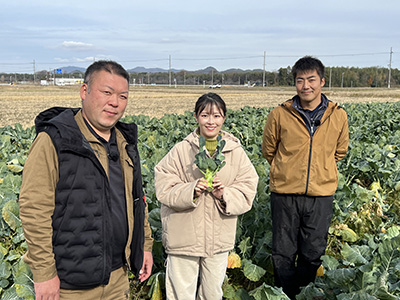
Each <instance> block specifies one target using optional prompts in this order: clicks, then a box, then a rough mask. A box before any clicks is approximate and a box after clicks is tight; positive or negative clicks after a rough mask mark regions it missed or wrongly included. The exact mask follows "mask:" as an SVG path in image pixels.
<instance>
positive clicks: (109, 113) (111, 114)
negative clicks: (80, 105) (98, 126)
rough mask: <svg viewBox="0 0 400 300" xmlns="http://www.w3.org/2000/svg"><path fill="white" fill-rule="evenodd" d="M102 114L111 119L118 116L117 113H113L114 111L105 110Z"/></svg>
mask: <svg viewBox="0 0 400 300" xmlns="http://www.w3.org/2000/svg"><path fill="white" fill-rule="evenodd" d="M104 112H105V113H106V114H107V115H108V116H111V117H113V116H116V115H118V113H117V112H115V111H109V110H105V111H104Z"/></svg>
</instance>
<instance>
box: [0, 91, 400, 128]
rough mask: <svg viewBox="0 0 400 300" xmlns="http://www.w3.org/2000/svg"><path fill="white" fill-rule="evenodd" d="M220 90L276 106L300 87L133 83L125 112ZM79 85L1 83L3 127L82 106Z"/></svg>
mask: <svg viewBox="0 0 400 300" xmlns="http://www.w3.org/2000/svg"><path fill="white" fill-rule="evenodd" d="M208 92H216V93H218V94H220V95H221V97H222V98H223V99H224V100H225V102H226V104H227V107H228V108H230V109H240V108H242V107H244V106H251V107H274V106H276V105H278V104H279V103H282V102H283V101H285V100H287V99H289V98H292V97H293V96H294V95H295V93H296V91H295V88H294V87H288V88H257V87H253V88H248V87H225V86H223V87H222V88H219V89H214V90H211V89H208V88H203V87H182V86H180V87H177V88H175V87H168V86H167V87H160V86H131V87H130V94H129V104H128V107H127V109H126V112H125V115H147V116H150V117H156V118H160V117H162V116H163V115H164V114H166V113H168V114H182V113H184V112H185V111H193V109H194V104H195V102H196V100H197V99H198V98H199V97H200V96H201V95H202V94H204V93H208ZM323 92H324V93H325V94H326V95H327V96H328V98H329V99H330V100H332V101H335V102H338V103H341V104H342V103H347V102H356V103H357V102H396V101H400V89H383V88H382V89H374V88H366V89H346V88H343V89H341V88H337V89H331V90H329V89H324V90H323ZM80 101H81V100H80V97H79V86H33V85H14V86H9V85H7V86H5V85H2V86H0V105H1V108H2V109H1V111H0V127H4V126H6V125H14V124H16V123H20V124H21V125H22V126H23V127H25V128H26V127H30V126H32V125H33V124H34V119H35V117H36V115H37V114H38V113H39V112H41V111H43V110H45V109H47V108H50V107H52V106H64V107H80V105H81V103H80Z"/></svg>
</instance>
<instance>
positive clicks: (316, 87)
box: [296, 70, 325, 108]
mask: <svg viewBox="0 0 400 300" xmlns="http://www.w3.org/2000/svg"><path fill="white" fill-rule="evenodd" d="M324 85H325V78H322V79H321V77H320V76H319V75H318V73H317V71H316V70H313V71H306V72H304V73H300V74H297V76H296V90H297V95H299V97H300V102H301V105H302V106H303V107H304V108H306V107H307V108H315V107H317V106H318V104H319V103H320V102H321V89H322V87H323V86H324Z"/></svg>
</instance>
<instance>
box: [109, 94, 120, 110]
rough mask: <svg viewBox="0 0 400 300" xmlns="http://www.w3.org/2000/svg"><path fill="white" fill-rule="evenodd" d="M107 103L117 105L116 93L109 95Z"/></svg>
mask: <svg viewBox="0 0 400 300" xmlns="http://www.w3.org/2000/svg"><path fill="white" fill-rule="evenodd" d="M108 104H110V105H111V106H113V107H117V106H118V95H117V94H113V95H111V96H110V98H109V100H108Z"/></svg>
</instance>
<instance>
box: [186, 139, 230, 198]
mask: <svg viewBox="0 0 400 300" xmlns="http://www.w3.org/2000/svg"><path fill="white" fill-rule="evenodd" d="M225 144H226V141H224V140H222V137H221V136H220V135H219V136H218V137H217V148H216V149H215V153H214V155H213V157H208V156H207V154H206V149H205V145H206V139H205V138H204V137H203V136H200V137H199V153H197V154H196V155H195V161H194V163H195V164H196V166H197V167H198V168H199V169H200V171H201V173H203V174H204V178H205V179H206V180H207V184H208V188H207V191H208V192H211V191H212V190H213V180H214V177H215V174H217V172H218V171H219V170H221V169H222V167H223V166H225V164H226V162H225V156H224V155H223V154H222V149H223V148H224V146H225Z"/></svg>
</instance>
